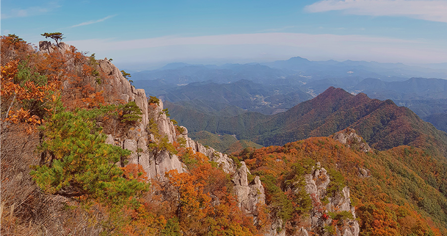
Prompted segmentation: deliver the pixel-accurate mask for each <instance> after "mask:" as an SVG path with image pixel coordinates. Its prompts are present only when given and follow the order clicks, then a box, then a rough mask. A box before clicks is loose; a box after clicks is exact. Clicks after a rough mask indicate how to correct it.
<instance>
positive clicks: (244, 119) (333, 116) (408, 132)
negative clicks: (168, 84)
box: [171, 87, 447, 155]
mask: <svg viewBox="0 0 447 236" xmlns="http://www.w3.org/2000/svg"><path fill="white" fill-rule="evenodd" d="M171 112H172V116H173V117H174V118H175V119H176V120H177V121H178V122H179V123H180V124H182V125H185V126H187V127H190V131H191V132H197V131H200V130H206V131H209V132H212V133H221V134H235V135H236V136H237V138H238V139H248V140H252V141H254V142H256V143H258V144H261V145H263V146H269V145H283V144H285V143H287V142H291V141H295V140H300V139H305V138H308V137H312V136H327V135H330V134H333V133H335V132H337V131H339V130H342V129H345V128H347V127H351V128H354V129H356V130H358V132H359V134H360V135H361V136H362V137H363V138H364V139H365V140H366V141H367V142H368V143H370V144H371V146H372V147H374V148H377V149H380V150H384V149H389V148H392V147H396V146H399V145H412V146H416V147H424V148H429V149H430V150H431V151H435V152H437V150H439V152H440V153H439V154H442V155H446V151H447V134H446V133H444V132H441V131H439V130H437V129H436V128H435V127H433V125H431V124H429V123H427V122H424V121H423V120H421V119H420V118H419V117H418V116H417V115H416V114H414V113H413V112H412V111H411V110H410V109H408V108H405V107H398V106H397V105H396V104H394V102H392V101H391V100H386V101H380V100H377V99H370V98H368V97H367V96H366V95H365V94H362V93H361V94H358V95H355V96H354V95H351V94H349V93H347V92H346V91H344V90H342V89H337V88H333V87H331V88H329V89H327V90H326V91H325V92H323V93H322V94H320V95H319V96H317V97H316V98H314V99H312V100H309V101H306V102H303V103H300V104H298V105H297V106H295V107H293V108H291V109H290V110H288V111H286V112H283V113H279V114H276V115H270V116H266V115H262V114H259V113H251V112H249V113H244V114H241V115H238V116H234V117H214V116H211V115H206V114H202V113H198V112H193V111H190V110H189V111H188V112H186V111H185V110H183V111H181V110H177V109H172V111H171ZM189 112H191V113H189ZM181 114H191V116H184V115H181Z"/></svg>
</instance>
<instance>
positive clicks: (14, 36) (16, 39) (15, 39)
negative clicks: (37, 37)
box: [8, 34, 23, 43]
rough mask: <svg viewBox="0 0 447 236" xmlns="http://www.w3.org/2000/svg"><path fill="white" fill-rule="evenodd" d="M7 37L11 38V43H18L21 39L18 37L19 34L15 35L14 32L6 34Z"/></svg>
mask: <svg viewBox="0 0 447 236" xmlns="http://www.w3.org/2000/svg"><path fill="white" fill-rule="evenodd" d="M8 37H10V38H11V39H12V42H13V43H18V42H20V41H23V39H22V38H20V37H19V36H17V35H15V34H8Z"/></svg>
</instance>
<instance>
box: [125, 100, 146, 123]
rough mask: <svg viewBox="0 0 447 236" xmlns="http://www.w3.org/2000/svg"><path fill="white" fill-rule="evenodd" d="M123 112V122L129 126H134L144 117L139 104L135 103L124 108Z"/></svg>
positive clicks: (129, 103)
mask: <svg viewBox="0 0 447 236" xmlns="http://www.w3.org/2000/svg"><path fill="white" fill-rule="evenodd" d="M122 112H123V115H122V117H121V122H123V123H128V124H134V123H136V122H139V121H141V115H143V113H142V112H141V109H140V108H139V107H138V106H137V104H136V103H135V102H134V101H130V102H128V103H127V104H126V105H125V106H124V107H123V110H122Z"/></svg>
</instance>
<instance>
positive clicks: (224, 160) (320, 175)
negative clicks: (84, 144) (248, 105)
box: [39, 42, 370, 236]
mask: <svg viewBox="0 0 447 236" xmlns="http://www.w3.org/2000/svg"><path fill="white" fill-rule="evenodd" d="M49 45H50V46H48V43H43V42H40V43H39V46H40V50H41V52H43V53H45V52H46V51H50V50H60V51H62V52H63V51H65V50H69V48H70V47H69V46H68V45H66V44H63V43H60V45H59V46H51V44H49ZM97 63H98V66H99V69H100V70H102V72H104V73H105V74H106V75H107V76H108V79H107V80H105V81H104V82H103V83H101V84H98V83H95V82H94V79H93V78H92V81H90V83H91V84H92V85H93V86H95V87H96V89H97V90H100V91H103V95H104V97H105V98H107V99H110V98H113V99H112V100H114V101H117V100H119V101H122V102H124V103H127V102H130V101H134V102H135V103H136V104H137V106H138V107H139V108H140V109H141V111H142V119H141V121H140V122H138V123H137V124H136V125H135V126H133V127H130V128H129V129H127V130H125V131H124V134H123V133H114V132H109V133H107V140H106V143H108V144H113V145H117V146H121V147H122V148H125V149H128V150H130V151H132V154H131V156H130V157H129V162H128V163H134V164H140V165H141V166H142V167H143V169H144V170H145V172H146V173H147V176H148V177H149V178H151V179H154V178H157V179H160V180H163V178H164V175H165V173H166V172H168V171H170V170H177V171H178V172H180V173H181V172H185V171H187V170H186V168H185V165H184V164H183V163H182V162H181V161H180V159H179V157H178V156H177V155H175V154H173V153H170V152H169V151H168V150H161V151H159V152H154V151H153V150H151V149H150V148H149V144H151V143H156V142H159V141H160V139H161V138H166V139H167V140H168V142H169V143H170V144H173V143H174V142H178V141H179V139H184V140H185V147H187V148H191V149H192V150H193V151H194V152H201V153H203V154H205V155H206V156H207V157H209V159H210V160H211V161H214V162H217V163H218V164H219V165H220V166H221V167H222V169H223V170H224V171H225V172H227V173H230V174H232V176H233V178H232V180H233V183H234V191H235V195H236V198H237V199H238V204H239V207H240V208H241V209H243V211H244V212H245V213H247V214H249V215H251V216H253V218H254V222H255V223H257V206H258V205H259V204H265V193H264V187H263V186H262V183H261V180H260V178H259V177H255V178H254V179H253V180H252V181H249V177H248V176H249V175H250V171H249V170H248V168H247V166H246V165H245V163H244V162H241V163H240V165H239V166H238V164H237V163H234V161H233V160H232V159H231V158H229V157H228V156H227V155H226V154H223V153H220V152H217V151H216V150H214V149H213V148H211V147H205V146H203V145H202V144H200V143H198V142H196V141H194V140H192V139H191V138H189V137H188V130H187V129H186V128H185V127H180V128H178V127H179V126H175V125H174V123H173V122H172V121H171V120H170V118H169V117H168V116H167V114H166V112H164V111H163V102H162V101H159V102H158V104H153V103H152V104H150V103H149V102H148V99H147V96H146V93H145V91H144V90H143V89H136V88H135V87H134V86H132V85H131V84H130V82H129V81H128V80H127V79H126V78H125V77H123V75H122V74H121V72H120V70H119V69H118V68H117V67H116V66H114V65H113V64H112V63H111V62H110V61H109V60H107V59H104V60H97ZM63 88H64V89H65V90H67V89H70V84H69V83H66V84H64V86H63ZM151 125H153V126H154V125H155V126H156V129H157V131H158V132H157V134H156V133H154V132H153V130H151V129H150V126H151ZM334 138H336V139H337V140H340V142H342V143H344V144H346V142H343V141H344V140H350V139H352V138H354V139H356V140H357V137H356V136H353V135H347V136H346V135H338V136H336V137H334ZM369 149H370V148H369V146H367V148H366V149H365V150H368V151H369ZM121 165H122V166H124V162H123V163H121ZM305 180H306V192H307V193H308V194H309V195H311V196H312V198H313V201H312V206H313V209H312V210H311V214H310V215H309V217H308V219H307V221H308V222H309V226H308V227H302V228H300V229H299V232H300V234H299V235H309V232H321V235H343V236H350V235H354V236H357V235H358V234H359V227H358V222H357V221H355V220H346V219H345V220H343V221H342V226H341V227H338V228H337V229H336V230H335V232H333V234H332V233H329V232H327V230H325V228H324V227H325V226H328V225H330V223H331V222H332V219H331V218H326V217H325V215H326V212H335V213H337V212H338V213H339V212H349V213H350V214H352V216H353V217H354V218H355V210H354V208H353V207H352V206H351V202H350V199H349V188H347V187H345V188H343V190H342V191H339V192H337V193H336V194H335V196H333V197H328V198H327V199H328V201H329V202H328V203H327V204H325V205H324V206H323V207H322V199H324V198H325V197H327V196H326V188H327V186H328V185H329V182H330V177H329V175H328V174H327V171H326V170H325V169H324V168H319V167H317V168H315V170H314V171H313V173H312V174H309V175H306V176H305ZM322 209H324V210H322ZM275 222H276V223H275ZM278 224H279V225H280V224H281V222H280V221H278V220H276V221H275V220H274V223H273V224H272V225H271V227H270V228H271V229H272V230H271V231H269V232H267V234H266V235H286V233H285V230H283V231H281V232H277V230H276V229H277V227H276V226H277V225H278Z"/></svg>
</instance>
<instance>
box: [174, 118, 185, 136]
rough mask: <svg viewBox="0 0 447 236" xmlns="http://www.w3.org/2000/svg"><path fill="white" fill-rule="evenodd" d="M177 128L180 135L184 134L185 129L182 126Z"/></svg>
mask: <svg viewBox="0 0 447 236" xmlns="http://www.w3.org/2000/svg"><path fill="white" fill-rule="evenodd" d="M176 122H177V121H176ZM175 128H176V129H177V131H178V132H179V133H180V134H183V132H185V128H183V127H182V126H176V127H175Z"/></svg>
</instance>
